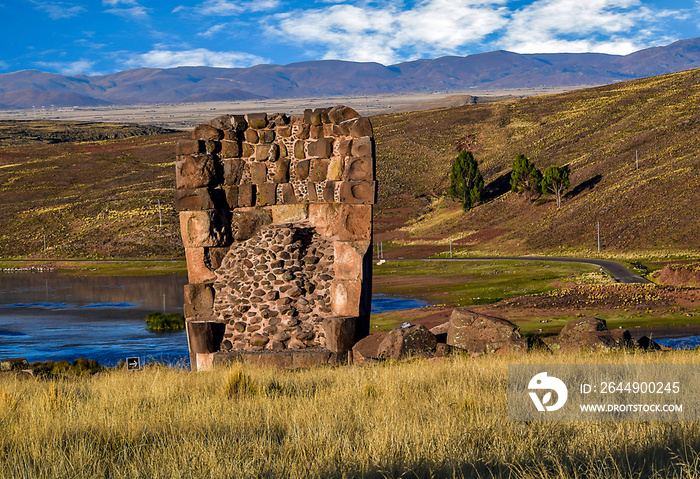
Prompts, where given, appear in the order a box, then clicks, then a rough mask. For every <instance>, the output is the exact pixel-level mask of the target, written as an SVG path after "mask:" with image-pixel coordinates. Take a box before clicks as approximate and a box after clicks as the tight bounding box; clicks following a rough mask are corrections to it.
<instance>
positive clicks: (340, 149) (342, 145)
mask: <svg viewBox="0 0 700 479" xmlns="http://www.w3.org/2000/svg"><path fill="white" fill-rule="evenodd" d="M335 150H336V153H337V154H338V155H339V156H342V157H343V158H345V157H346V156H350V155H351V154H352V153H351V152H352V138H338V139H337V140H335Z"/></svg>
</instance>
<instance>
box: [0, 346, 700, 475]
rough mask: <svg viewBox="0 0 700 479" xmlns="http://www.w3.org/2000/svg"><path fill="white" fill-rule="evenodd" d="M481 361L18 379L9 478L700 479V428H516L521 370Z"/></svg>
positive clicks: (0, 419)
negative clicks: (513, 410) (510, 406)
mask: <svg viewBox="0 0 700 479" xmlns="http://www.w3.org/2000/svg"><path fill="white" fill-rule="evenodd" d="M523 361H524V362H533V363H551V362H559V361H562V362H583V363H586V362H589V363H607V362H613V363H656V362H663V363H698V362H700V357H698V355H697V353H694V352H673V353H669V354H663V355H660V354H646V355H642V354H617V355H581V356H572V357H566V358H562V357H553V356H545V355H530V356H527V357H525V358H517V359H515V358H510V359H508V358H494V357H488V358H483V357H482V358H475V359H472V358H466V357H455V358H453V359H449V360H444V361H432V362H429V361H425V360H420V361H415V362H409V363H401V364H398V363H390V364H386V365H382V366H376V367H366V368H361V367H356V368H336V369H330V368H328V369H316V370H302V371H295V372H280V371H273V370H260V369H242V368H241V367H233V368H232V369H229V370H219V371H214V372H210V373H197V374H194V373H189V372H185V371H180V370H168V369H162V368H152V369H147V370H145V371H141V372H132V373H128V372H126V371H115V372H109V373H104V374H100V375H96V376H94V377H92V378H90V379H81V380H68V379H64V380H57V381H34V380H18V379H10V380H4V381H3V382H2V384H1V385H0V449H1V450H2V452H3V454H1V455H0V477H3V478H4V477H51V478H56V477H81V478H82V477H144V478H146V477H147V478H159V477H167V478H173V477H175V478H178V477H601V476H605V477H678V478H680V477H698V476H699V475H700V474H699V472H700V462H699V460H698V451H699V450H700V425H698V424H697V423H660V422H659V423H657V422H611V423H607V422H606V423H593V422H566V423H519V422H509V421H507V404H506V380H507V377H506V375H507V365H508V363H509V362H523Z"/></svg>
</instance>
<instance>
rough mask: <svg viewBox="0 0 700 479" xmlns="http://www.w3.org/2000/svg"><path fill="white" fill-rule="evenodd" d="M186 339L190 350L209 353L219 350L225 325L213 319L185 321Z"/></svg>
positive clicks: (196, 352)
mask: <svg viewBox="0 0 700 479" xmlns="http://www.w3.org/2000/svg"><path fill="white" fill-rule="evenodd" d="M186 326H187V340H188V341H189V344H190V352H192V353H195V354H211V353H215V352H217V351H218V350H219V346H220V344H221V341H222V340H223V338H224V330H225V329H226V325H225V324H223V323H218V322H215V321H187V323H186Z"/></svg>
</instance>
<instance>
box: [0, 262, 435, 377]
mask: <svg viewBox="0 0 700 479" xmlns="http://www.w3.org/2000/svg"><path fill="white" fill-rule="evenodd" d="M186 283H187V276H186V275H166V276H140V277H128V276H126V277H125V276H108V277H103V276H84V277H75V276H64V275H60V274H58V273H0V358H14V357H24V358H26V359H27V361H29V362H30V363H31V362H33V361H46V360H54V361H56V360H60V359H66V360H69V361H72V360H73V359H75V358H78V357H85V358H89V359H97V360H98V361H99V362H100V364H103V365H106V366H114V365H116V364H117V362H119V360H123V359H126V358H127V357H132V356H137V357H140V358H142V360H144V361H145V362H149V361H164V362H167V363H169V364H180V365H182V366H183V367H188V365H189V357H188V351H187V338H186V336H185V333H184V331H178V332H167V333H151V332H149V331H148V330H147V329H146V323H145V317H146V315H147V314H148V313H152V312H155V311H158V312H164V313H182V305H183V302H184V298H183V287H184V285H185V284H186ZM427 305H428V303H426V302H424V301H418V300H414V299H409V298H395V297H389V296H385V295H376V296H375V297H374V298H373V300H372V312H373V313H380V312H386V311H395V310H399V309H410V308H418V307H421V306H427Z"/></svg>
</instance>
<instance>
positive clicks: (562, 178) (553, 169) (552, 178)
mask: <svg viewBox="0 0 700 479" xmlns="http://www.w3.org/2000/svg"><path fill="white" fill-rule="evenodd" d="M541 184H542V193H543V194H547V193H552V194H553V195H554V196H555V197H556V198H557V209H559V208H561V195H562V194H563V193H564V191H566V189H567V188H570V187H571V184H570V183H569V169H568V168H567V167H566V166H564V167H561V166H550V167H549V168H547V169H546V170H544V177H543V178H542V183H541Z"/></svg>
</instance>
